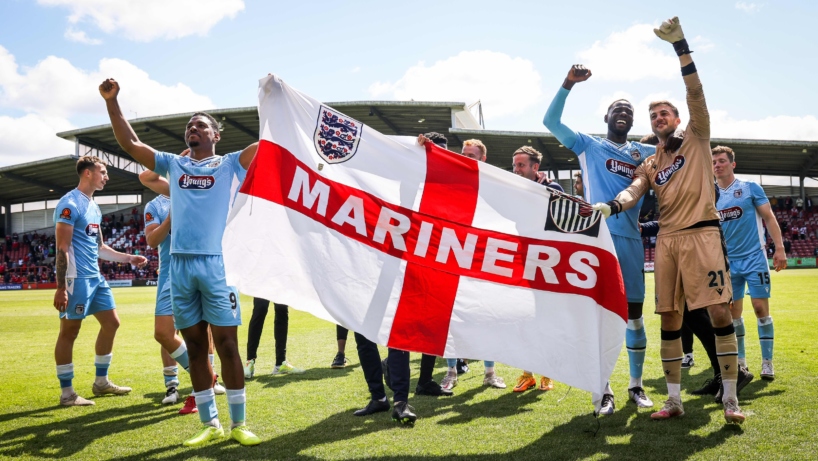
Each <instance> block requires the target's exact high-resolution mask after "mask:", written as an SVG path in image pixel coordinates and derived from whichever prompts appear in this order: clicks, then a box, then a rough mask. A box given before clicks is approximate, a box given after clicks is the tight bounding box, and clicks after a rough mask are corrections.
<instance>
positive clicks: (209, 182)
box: [179, 173, 216, 190]
mask: <svg viewBox="0 0 818 461" xmlns="http://www.w3.org/2000/svg"><path fill="white" fill-rule="evenodd" d="M214 184H216V178H214V177H213V176H197V175H192V174H187V173H185V174H183V175H182V176H179V188H181V189H200V190H201V189H210V188H211V187H213V185H214Z"/></svg>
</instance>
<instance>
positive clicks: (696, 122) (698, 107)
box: [653, 16, 710, 139]
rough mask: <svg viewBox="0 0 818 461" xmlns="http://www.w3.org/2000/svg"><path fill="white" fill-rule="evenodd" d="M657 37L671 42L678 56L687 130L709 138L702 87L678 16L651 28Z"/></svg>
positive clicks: (707, 116) (697, 135) (708, 114)
mask: <svg viewBox="0 0 818 461" xmlns="http://www.w3.org/2000/svg"><path fill="white" fill-rule="evenodd" d="M653 32H654V33H655V34H656V36H657V37H659V38H661V39H662V40H664V41H666V42H668V43H671V44H673V49H674V50H675V51H676V55H677V56H679V65H681V67H682V77H683V78H684V82H685V87H686V88H687V109H688V111H690V123H689V124H688V130H689V131H690V133H691V134H693V135H694V136H696V137H699V138H707V139H709V138H710V113H709V112H708V111H707V103H706V102H705V99H704V89H703V88H702V82H701V80H699V73H698V72H697V71H696V64H694V63H693V58H692V57H691V56H690V53H691V51H690V47H689V46H688V44H687V40H685V36H684V32H682V26H681V24H679V18H678V17H675V16H674V17H673V18H672V19H668V20H667V21H665V22H663V23H662V25H661V26H660V27H659V28H658V29H653Z"/></svg>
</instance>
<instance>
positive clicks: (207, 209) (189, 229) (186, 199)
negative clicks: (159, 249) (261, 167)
mask: <svg viewBox="0 0 818 461" xmlns="http://www.w3.org/2000/svg"><path fill="white" fill-rule="evenodd" d="M240 154H241V153H240V152H233V153H230V154H227V155H225V156H223V157H219V156H215V155H214V156H212V157H208V158H206V159H202V160H198V161H197V160H193V159H191V158H190V157H181V156H179V155H174V154H169V153H167V152H156V167H154V170H153V171H155V172H156V173H158V174H159V175H161V176H165V177H166V178H167V180H168V182H169V183H170V192H171V193H170V203H171V208H172V209H173V221H172V222H171V224H170V229H171V233H172V234H173V240H172V241H171V246H170V253H171V254H199V255H221V254H222V237H223V236H224V229H225V227H226V226H227V215H228V213H229V212H230V207H231V206H232V203H233V198H234V197H235V195H236V192H237V191H238V189H239V187H240V186H241V183H242V182H243V181H244V177H245V176H246V175H247V170H245V169H244V168H243V167H242V166H241V163H239V155H240Z"/></svg>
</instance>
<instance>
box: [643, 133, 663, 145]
mask: <svg viewBox="0 0 818 461" xmlns="http://www.w3.org/2000/svg"><path fill="white" fill-rule="evenodd" d="M639 142H640V143H642V144H650V145H651V146H658V145H659V137H658V136H656V135H655V134H653V133H651V134H646V135H645V136H642V139H640V140H639Z"/></svg>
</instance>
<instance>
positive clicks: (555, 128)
mask: <svg viewBox="0 0 818 461" xmlns="http://www.w3.org/2000/svg"><path fill="white" fill-rule="evenodd" d="M568 93H570V91H568V90H566V89H565V88H563V87H560V89H559V91H558V92H557V95H556V96H555V97H554V100H553V101H551V105H550V106H549V107H548V112H546V114H545V118H544V119H543V124H544V125H545V126H546V128H548V130H549V131H551V133H553V134H554V136H556V138H557V140H558V141H559V142H560V143H562V145H563V146H565V147H567V148H569V149H571V151H573V152H574V153H575V154H577V157H578V158H579V165H580V168H581V170H582V190H583V195H584V198H585V200H586V201H587V202H589V203H599V202H602V203H604V202H608V201H610V200H613V199H614V198H616V196H617V194H619V193H620V192H622V191H623V190H624V189H625V188H626V187H628V186H630V184H631V181H633V174H634V172H635V171H636V167H638V166H639V165H640V164H641V163H642V161H644V160H645V159H646V158H648V157H650V156H651V155H653V154H654V153H656V147H654V146H651V145H648V144H642V143H638V142H631V141H627V142H625V143H624V144H616V143H614V142H612V141H610V140H608V139H606V138H600V137H598V136H591V135H587V134H584V133H579V132H576V131H574V130H572V129H570V128H568V127H567V126H565V125H564V124H563V123H562V121H561V118H562V111H563V109H564V107H565V100H566V98H567V97H568ZM641 206H642V200H641V199H640V200H639V203H637V204H636V206H635V207H633V208H631V209H630V210H627V211H624V212H622V213H620V214H619V215H617V216H611V217H610V218H608V220H607V223H608V229H609V230H610V232H611V234H615V235H619V236H622V237H628V238H635V239H638V238H640V234H639V228H638V227H637V220H638V218H639V209H640V208H641Z"/></svg>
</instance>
